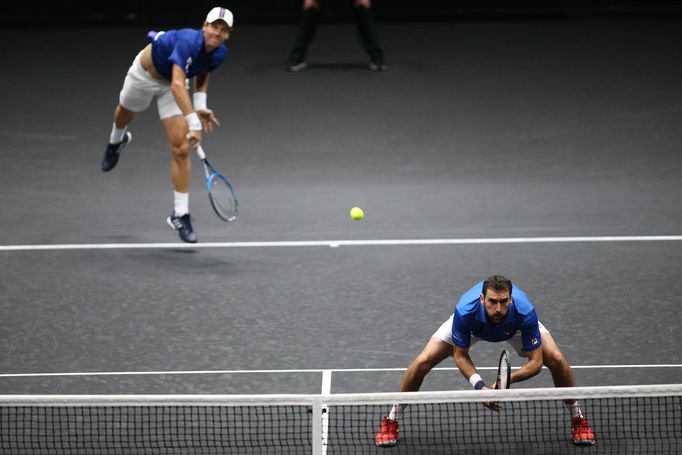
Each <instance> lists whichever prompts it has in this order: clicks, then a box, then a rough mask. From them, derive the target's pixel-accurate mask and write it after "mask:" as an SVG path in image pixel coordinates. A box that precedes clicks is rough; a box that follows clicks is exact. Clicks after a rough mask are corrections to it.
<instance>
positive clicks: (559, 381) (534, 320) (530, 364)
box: [375, 275, 595, 447]
mask: <svg viewBox="0 0 682 455" xmlns="http://www.w3.org/2000/svg"><path fill="white" fill-rule="evenodd" d="M480 340H483V341H489V342H493V343H496V342H499V341H506V342H507V343H509V344H510V345H511V346H512V347H513V348H514V349H515V350H516V352H517V353H518V354H519V355H520V356H522V357H526V358H527V362H526V363H525V364H524V365H523V366H522V367H521V368H519V369H518V370H516V371H514V372H513V373H512V375H511V383H512V384H513V383H515V382H521V381H525V380H526V379H529V378H532V377H533V376H535V375H537V374H538V373H539V372H540V370H541V369H542V365H543V364H544V365H545V366H546V367H547V368H548V369H549V370H550V372H551V373H552V379H553V381H554V385H555V387H575V379H574V378H573V371H572V370H571V366H570V365H569V364H568V362H567V361H566V359H565V358H564V356H563V354H562V353H561V351H560V350H559V347H558V346H557V344H556V342H555V341H554V339H553V338H552V335H551V334H550V333H549V330H547V328H546V327H545V326H543V325H542V324H541V323H540V322H539V321H538V317H537V314H536V313H535V307H534V306H533V304H532V303H531V301H530V299H529V298H528V296H527V295H526V294H525V293H524V292H523V291H522V290H521V289H519V288H518V287H516V285H514V284H512V282H511V281H510V280H508V279H507V278H505V277H503V276H501V275H492V276H490V277H488V278H486V279H485V280H484V281H481V282H479V283H477V284H475V285H474V286H473V287H472V288H471V289H469V290H468V291H467V292H465V293H464V295H462V297H461V298H460V299H459V302H458V303H457V305H456V306H455V310H454V312H453V314H452V316H450V318H449V319H448V320H447V321H445V322H444V323H443V325H441V326H440V328H439V329H438V330H436V333H434V334H433V336H432V337H431V339H430V340H429V342H428V343H427V344H426V346H425V347H424V349H423V350H422V352H421V353H420V354H419V355H418V356H417V358H416V359H414V361H413V362H412V364H411V365H410V366H409V368H408V369H407V371H405V374H404V375H403V378H402V380H401V381H400V391H401V392H414V391H417V390H419V388H420V387H421V385H422V382H423V380H424V377H425V376H426V375H427V374H428V372H429V371H431V370H432V369H433V368H434V367H435V366H436V365H438V364H439V363H440V362H442V361H443V360H445V358H447V357H449V356H454V358H455V363H456V364H457V368H459V371H460V372H461V373H462V375H464V377H465V378H466V379H467V380H468V381H469V382H470V383H471V385H472V387H473V388H474V389H476V390H487V389H489V388H494V386H491V387H488V386H487V385H486V384H485V383H484V382H483V380H482V379H481V376H480V375H479V374H478V372H477V370H476V366H475V365H474V362H473V361H472V360H471V357H469V348H470V347H471V346H473V345H474V344H476V343H477V342H478V341H480ZM565 403H566V406H567V407H568V409H569V410H570V413H571V439H572V440H573V442H574V443H575V444H578V445H591V444H594V443H595V439H594V434H593V433H592V429H591V428H590V425H589V423H588V422H587V420H586V419H585V417H584V416H583V414H582V412H581V410H580V407H579V406H578V402H577V401H576V400H566V402H565ZM405 406H406V405H402V404H398V403H396V404H394V405H393V407H392V408H391V411H390V412H389V414H388V415H386V416H384V417H383V419H382V421H381V427H380V431H379V432H378V433H377V434H376V437H375V442H376V445H377V446H382V447H390V446H393V445H395V444H396V443H397V442H398V439H399V438H400V427H399V424H398V421H399V420H400V417H401V414H402V411H403V410H404V408H405ZM487 406H488V407H490V408H492V409H494V408H495V404H494V403H488V404H487Z"/></svg>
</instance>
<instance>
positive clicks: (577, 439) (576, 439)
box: [571, 415, 595, 446]
mask: <svg viewBox="0 0 682 455" xmlns="http://www.w3.org/2000/svg"><path fill="white" fill-rule="evenodd" d="M571 439H573V443H575V444H577V445H581V446H584V445H588V446H589V445H592V444H594V443H595V440H594V433H592V428H590V424H589V423H587V419H586V418H585V417H583V416H581V415H579V416H575V417H573V420H571Z"/></svg>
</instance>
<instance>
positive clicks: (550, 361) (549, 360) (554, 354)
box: [542, 351, 570, 370]
mask: <svg viewBox="0 0 682 455" xmlns="http://www.w3.org/2000/svg"><path fill="white" fill-rule="evenodd" d="M542 360H543V363H544V364H545V366H546V367H547V368H549V369H550V370H554V369H566V368H570V366H569V365H568V362H567V361H566V359H565V358H564V356H563V354H561V352H559V351H551V352H548V353H543V358H542Z"/></svg>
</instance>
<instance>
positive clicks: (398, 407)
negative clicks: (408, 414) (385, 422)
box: [388, 403, 405, 420]
mask: <svg viewBox="0 0 682 455" xmlns="http://www.w3.org/2000/svg"><path fill="white" fill-rule="evenodd" d="M403 409H405V405H403V404H397V403H396V404H394V405H393V407H392V408H391V412H389V413H388V418H389V419H391V420H398V419H400V417H401V416H402V413H403Z"/></svg>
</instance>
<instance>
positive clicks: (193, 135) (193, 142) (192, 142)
mask: <svg viewBox="0 0 682 455" xmlns="http://www.w3.org/2000/svg"><path fill="white" fill-rule="evenodd" d="M187 140H188V141H189V148H191V149H195V148H197V147H198V146H199V144H201V131H197V130H190V131H189V133H187Z"/></svg>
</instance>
